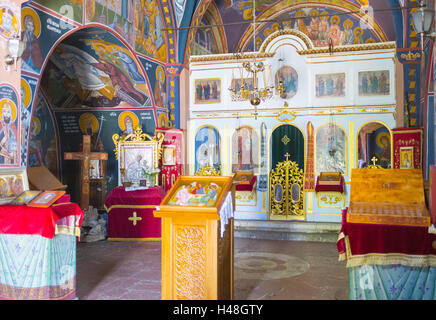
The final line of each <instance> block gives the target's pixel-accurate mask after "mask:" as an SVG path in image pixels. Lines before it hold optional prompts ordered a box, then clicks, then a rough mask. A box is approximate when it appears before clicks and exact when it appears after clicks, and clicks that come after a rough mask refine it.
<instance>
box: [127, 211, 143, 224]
mask: <svg viewBox="0 0 436 320" xmlns="http://www.w3.org/2000/svg"><path fill="white" fill-rule="evenodd" d="M136 214H137V213H136V211H133V216H132V217H129V218H127V220H130V221H132V223H133V225H134V226H136V224H137V221H141V220H142V218H141V217H138V216H137V215H136Z"/></svg>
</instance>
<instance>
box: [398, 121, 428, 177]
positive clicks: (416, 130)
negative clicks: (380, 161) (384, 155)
mask: <svg viewBox="0 0 436 320" xmlns="http://www.w3.org/2000/svg"><path fill="white" fill-rule="evenodd" d="M421 141H422V127H413V128H394V129H392V142H393V148H392V150H393V152H394V156H393V160H394V163H393V166H392V167H393V168H394V169H400V168H401V148H404V147H406V148H407V147H412V148H413V161H414V163H413V168H415V169H420V168H422V165H421V159H422V155H421V149H422V145H421Z"/></svg>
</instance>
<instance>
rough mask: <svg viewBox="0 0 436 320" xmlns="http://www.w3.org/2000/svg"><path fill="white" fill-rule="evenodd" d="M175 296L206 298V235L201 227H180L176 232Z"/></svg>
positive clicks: (192, 298) (183, 298)
mask: <svg viewBox="0 0 436 320" xmlns="http://www.w3.org/2000/svg"><path fill="white" fill-rule="evenodd" d="M175 292H176V294H175V296H176V299H180V300H201V299H206V297H207V296H206V294H207V288H206V235H205V229H204V228H199V227H179V228H177V230H176V234H175Z"/></svg>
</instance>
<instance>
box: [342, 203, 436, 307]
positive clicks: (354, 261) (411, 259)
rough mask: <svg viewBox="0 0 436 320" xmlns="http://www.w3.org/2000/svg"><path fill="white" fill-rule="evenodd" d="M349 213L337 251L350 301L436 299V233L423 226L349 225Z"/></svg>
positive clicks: (343, 214)
mask: <svg viewBox="0 0 436 320" xmlns="http://www.w3.org/2000/svg"><path fill="white" fill-rule="evenodd" d="M347 210H348V209H347V208H346V209H344V210H343V211H342V228H341V231H340V234H339V237H338V242H337V248H338V252H339V260H340V261H341V260H346V267H347V268H348V271H349V277H350V299H359V300H360V299H362V300H365V299H368V300H396V299H412V300H421V299H422V300H429V299H432V300H434V299H436V249H435V247H436V234H432V233H429V232H428V227H421V226H400V225H386V224H365V223H349V222H347V219H346V215H347Z"/></svg>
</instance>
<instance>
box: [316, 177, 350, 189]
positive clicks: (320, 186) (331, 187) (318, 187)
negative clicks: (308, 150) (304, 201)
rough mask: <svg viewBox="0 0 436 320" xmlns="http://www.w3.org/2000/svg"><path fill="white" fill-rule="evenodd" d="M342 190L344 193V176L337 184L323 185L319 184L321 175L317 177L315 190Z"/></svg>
mask: <svg viewBox="0 0 436 320" xmlns="http://www.w3.org/2000/svg"><path fill="white" fill-rule="evenodd" d="M323 191H327V192H340V193H344V177H343V176H341V182H340V183H339V184H336V185H321V184H319V176H318V177H317V178H316V185H315V192H323Z"/></svg>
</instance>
